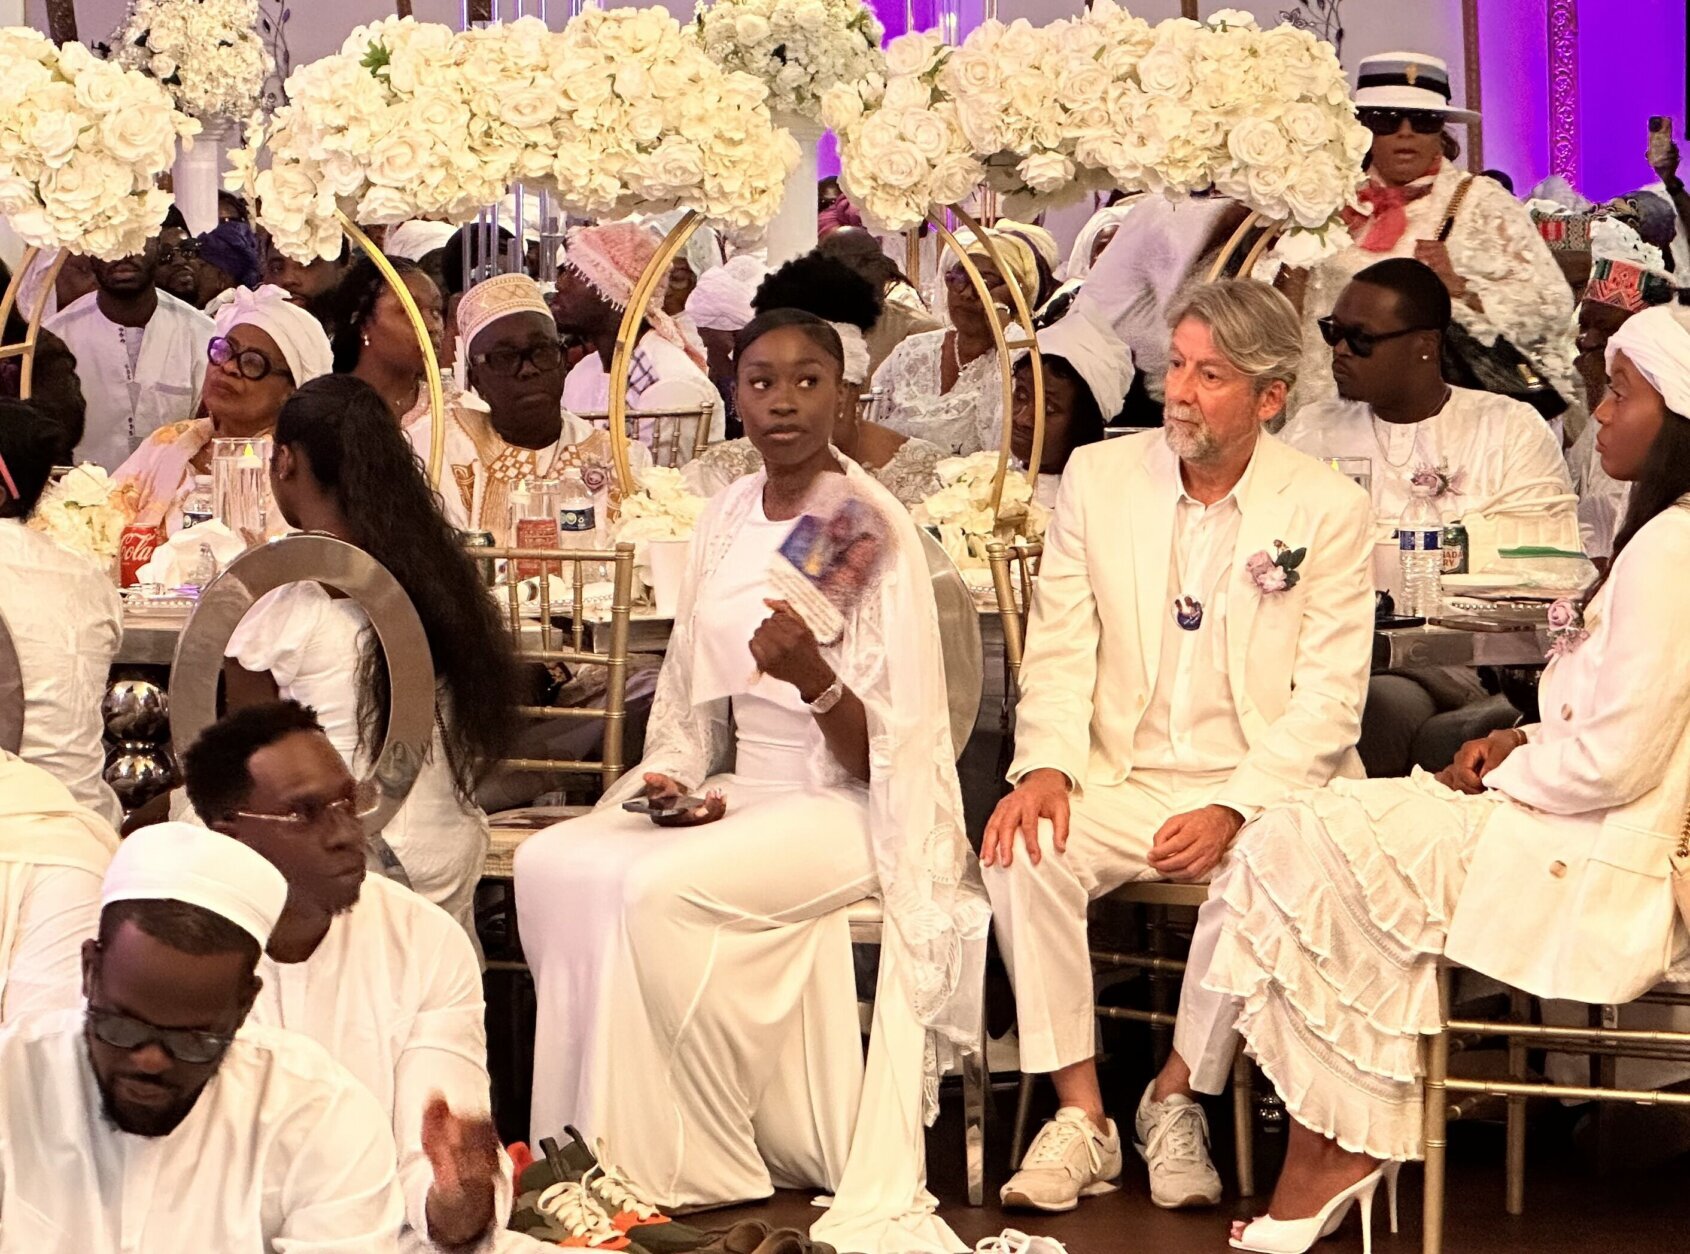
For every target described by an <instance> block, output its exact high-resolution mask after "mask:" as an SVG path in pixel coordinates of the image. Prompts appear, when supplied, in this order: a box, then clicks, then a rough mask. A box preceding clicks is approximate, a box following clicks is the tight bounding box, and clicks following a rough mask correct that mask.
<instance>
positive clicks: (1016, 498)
mask: <svg viewBox="0 0 1690 1254" xmlns="http://www.w3.org/2000/svg"><path fill="white" fill-rule="evenodd" d="M997 473H998V455H997V454H996V453H991V452H983V453H975V454H973V455H971V456H969V457H947V458H945V459H944V460H943V461H941V462H939V463H938V464H937V465H936V466H934V468H933V474H934V477H935V478H937V479H938V480H939V484H940V487H939V490H938V491H937V492H935V493H933V494H932V495H931V496H929V497H928V498H927V499H926V500H924V501H922V502H920V503H919V504H918V505H916V507H915V508H914V509H912V510H911V511H910V517H912V518H914V519H915V522H916V525H917V526H919V527H934V528H937V529H938V532H939V543H940V544H942V545H943V546H944V548H945V552H946V553H948V554H949V555H950V558H951V560H952V561H953V562H955V563H956V565H957V569H959V570H962V571H968V570H980V569H983V568H984V567H985V566H986V543H987V541H989V540H992V539H999V540H1005V541H1014V540H1018V539H1020V540H1040V539H1043V538H1044V533H1045V527H1046V526H1047V525H1048V524H1049V522H1050V511H1049V510H1047V509H1046V508H1045V507H1044V506H1042V505H1040V504H1039V503H1038V502H1037V501H1035V500H1034V499H1033V488H1032V485H1031V484H1029V483H1028V482H1027V476H1026V475H1025V474H1023V473H1022V472H1021V471H1019V470H1017V469H1016V468H1015V467H1013V466H1011V467H1010V468H1009V469H1008V470H1007V471H1006V472H1005V474H1004V481H1003V501H1002V505H1001V508H1000V509H999V512H998V514H997V515H994V514H993V513H992V481H993V480H994V479H995V478H996V477H997Z"/></svg>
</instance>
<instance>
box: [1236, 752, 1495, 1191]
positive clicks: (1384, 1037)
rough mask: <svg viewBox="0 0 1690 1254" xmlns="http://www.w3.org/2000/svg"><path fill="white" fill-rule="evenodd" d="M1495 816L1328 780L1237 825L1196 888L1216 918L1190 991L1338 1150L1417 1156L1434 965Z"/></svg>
mask: <svg viewBox="0 0 1690 1254" xmlns="http://www.w3.org/2000/svg"><path fill="white" fill-rule="evenodd" d="M1496 804H1497V803H1496V800H1495V799H1494V798H1487V797H1466V796H1462V795H1460V794H1458V793H1454V792H1451V791H1450V790H1449V789H1447V788H1444V787H1443V786H1442V785H1441V784H1439V783H1437V782H1436V781H1435V780H1434V779H1433V778H1432V777H1431V776H1429V775H1425V774H1422V773H1418V772H1417V773H1416V774H1415V775H1414V776H1413V777H1412V778H1409V779H1379V780H1337V781H1335V782H1334V783H1333V784H1332V785H1331V786H1330V787H1329V788H1326V789H1324V790H1321V791H1319V792H1315V793H1310V794H1308V795H1307V796H1305V797H1304V798H1302V799H1301V800H1300V801H1298V802H1297V803H1296V804H1293V805H1288V806H1282V807H1278V808H1275V809H1273V810H1270V811H1268V812H1267V813H1266V814H1264V815H1262V817H1261V818H1259V819H1258V820H1256V821H1255V822H1254V823H1252V824H1251V825H1250V826H1249V827H1248V828H1246V829H1245V831H1244V833H1243V834H1242V835H1241V836H1240V838H1239V840H1238V843H1237V845H1236V846H1235V847H1234V849H1233V852H1232V856H1231V857H1230V858H1229V859H1228V868H1227V869H1226V870H1225V871H1224V872H1223V873H1222V874H1221V875H1220V876H1219V877H1217V879H1216V881H1215V884H1214V887H1213V888H1212V890H1211V902H1213V901H1215V900H1217V899H1218V901H1219V902H1221V903H1222V904H1223V906H1224V922H1223V927H1222V932H1221V937H1220V940H1219V943H1218V945H1217V947H1216V950H1215V955H1214V958H1213V960H1212V962H1211V963H1210V966H1209V969H1208V971H1207V972H1206V973H1205V975H1204V976H1203V986H1204V987H1205V988H1208V989H1210V990H1211V991H1213V992H1217V993H1222V994H1225V995H1228V996H1230V997H1233V998H1236V999H1237V1003H1238V1018H1237V1028H1238V1030H1239V1032H1241V1033H1242V1034H1243V1036H1244V1039H1245V1043H1246V1048H1247V1049H1248V1051H1249V1052H1250V1054H1251V1055H1252V1056H1253V1057H1254V1058H1255V1059H1256V1061H1257V1063H1258V1064H1259V1065H1260V1066H1261V1068H1262V1071H1263V1073H1264V1074H1266V1076H1267V1077H1268V1079H1269V1080H1270V1081H1271V1082H1272V1083H1273V1086H1274V1088H1275V1089H1277V1090H1278V1092H1279V1095H1280V1097H1281V1098H1282V1099H1283V1100H1284V1102H1285V1106H1286V1109H1287V1110H1289V1111H1290V1113H1291V1115H1292V1117H1294V1118H1295V1119H1296V1120H1297V1121H1298V1122H1299V1123H1301V1124H1303V1125H1304V1126H1305V1127H1309V1128H1312V1129H1314V1130H1315V1131H1317V1132H1320V1133H1323V1134H1324V1135H1326V1136H1329V1137H1332V1138H1333V1139H1335V1140H1336V1141H1337V1142H1338V1143H1339V1144H1340V1145H1342V1146H1343V1147H1344V1148H1345V1149H1347V1150H1350V1151H1352V1152H1356V1153H1365V1154H1370V1155H1372V1156H1373V1157H1375V1158H1389V1159H1409V1158H1418V1157H1419V1156H1420V1149H1421V1092H1420V1080H1421V1074H1422V1062H1421V1050H1420V1037H1421V1036H1422V1035H1425V1034H1428V1033H1433V1032H1436V1031H1437V1030H1438V1026H1439V1018H1438V991H1437V965H1436V963H1437V958H1438V956H1439V955H1441V954H1442V953H1443V950H1444V940H1445V935H1446V932H1447V929H1448V926H1449V921H1450V918H1451V916H1452V915H1453V913H1454V910H1455V903H1456V900H1457V899H1458V897H1459V896H1460V893H1461V886H1462V884H1463V883H1464V882H1465V880H1466V878H1467V866H1468V863H1469V861H1470V860H1471V858H1472V854H1473V848H1474V845H1475V843H1476V842H1477V839H1478V836H1479V834H1480V832H1481V831H1482V830H1483V827H1484V823H1485V820H1486V818H1487V817H1488V816H1489V815H1490V814H1491V813H1492V812H1493V811H1494V809H1495V806H1496Z"/></svg>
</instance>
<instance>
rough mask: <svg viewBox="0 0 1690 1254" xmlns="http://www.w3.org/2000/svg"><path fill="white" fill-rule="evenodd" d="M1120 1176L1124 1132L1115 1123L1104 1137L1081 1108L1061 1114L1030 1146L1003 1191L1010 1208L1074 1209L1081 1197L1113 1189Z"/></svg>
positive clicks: (1002, 1193) (1071, 1107) (1000, 1194)
mask: <svg viewBox="0 0 1690 1254" xmlns="http://www.w3.org/2000/svg"><path fill="white" fill-rule="evenodd" d="M1120 1174H1121V1134H1120V1133H1119V1132H1118V1131H1117V1130H1116V1128H1115V1124H1114V1121H1112V1120H1111V1121H1110V1124H1109V1135H1108V1136H1104V1135H1103V1134H1102V1133H1101V1132H1099V1131H1098V1130H1097V1125H1096V1124H1094V1123H1093V1122H1092V1121H1091V1116H1089V1115H1087V1114H1086V1112H1085V1111H1083V1110H1081V1109H1080V1108H1079V1107H1077V1106H1064V1107H1063V1108H1062V1109H1061V1110H1059V1111H1057V1112H1056V1118H1054V1119H1052V1120H1051V1121H1050V1122H1049V1123H1047V1124H1045V1126H1044V1127H1042V1128H1040V1129H1039V1134H1038V1136H1036V1137H1034V1138H1033V1143H1032V1145H1030V1146H1028V1148H1027V1155H1026V1157H1024V1158H1023V1159H1022V1160H1021V1170H1020V1171H1018V1172H1016V1173H1015V1174H1014V1175H1013V1176H1011V1177H1010V1179H1009V1183H1008V1184H1006V1185H1004V1186H1003V1189H1002V1191H1001V1192H1000V1193H999V1194H998V1196H999V1198H1001V1199H1002V1201H1003V1204H1004V1205H1005V1206H1027V1207H1031V1208H1033V1209H1034V1210H1050V1211H1063V1210H1073V1209H1074V1208H1075V1207H1076V1206H1078V1205H1079V1204H1080V1199H1081V1198H1082V1197H1095V1196H1096V1195H1097V1194H1099V1193H1111V1192H1113V1191H1114V1189H1115V1186H1114V1184H1112V1183H1111V1181H1113V1180H1114V1179H1115V1178H1116V1177H1117V1176H1119V1175H1120Z"/></svg>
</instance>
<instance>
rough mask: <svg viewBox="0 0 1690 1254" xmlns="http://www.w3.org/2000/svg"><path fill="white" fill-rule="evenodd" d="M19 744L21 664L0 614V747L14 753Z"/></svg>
mask: <svg viewBox="0 0 1690 1254" xmlns="http://www.w3.org/2000/svg"><path fill="white" fill-rule="evenodd" d="M22 747H23V667H22V666H21V665H20V664H19V663H18V650H17V647H16V646H15V645H14V644H13V643H12V632H11V629H10V628H9V627H7V626H6V616H5V615H4V614H0V749H4V750H5V751H6V752H7V753H16V752H17V751H18V750H19V749H21V748H22Z"/></svg>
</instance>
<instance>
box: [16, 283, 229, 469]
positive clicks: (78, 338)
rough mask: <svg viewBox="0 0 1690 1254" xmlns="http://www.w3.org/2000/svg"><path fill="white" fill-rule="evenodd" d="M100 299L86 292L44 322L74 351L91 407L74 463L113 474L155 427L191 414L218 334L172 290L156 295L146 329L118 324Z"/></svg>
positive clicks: (77, 375)
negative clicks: (91, 464)
mask: <svg viewBox="0 0 1690 1254" xmlns="http://www.w3.org/2000/svg"><path fill="white" fill-rule="evenodd" d="M99 298H100V294H99V292H97V291H95V292H89V293H88V295H86V296H83V297H81V298H80V299H78V300H75V301H72V302H71V303H70V304H69V305H68V306H66V307H65V308H64V309H63V310H61V311H60V312H58V313H56V314H54V315H53V316H52V317H51V318H49V319H47V320H46V322H44V323H43V324H42V325H43V326H45V327H46V328H47V330H49V331H51V332H52V333H53V334H54V335H56V336H58V337H59V338H60V339H61V340H63V341H64V342H65V344H66V346H67V347H69V349H70V351H71V352H72V353H74V354H75V356H76V377H77V378H78V379H80V380H81V382H82V396H83V399H84V400H86V401H87V402H88V417H87V424H86V427H85V428H84V430H83V433H82V442H81V443H80V444H78V445H77V446H76V460H77V461H78V462H95V463H96V464H98V465H101V466H104V467H105V468H106V469H107V470H116V469H117V468H118V467H119V466H121V465H123V463H124V462H125V461H127V460H128V459H129V455H130V454H131V453H133V452H134V451H135V450H136V449H137V448H139V447H140V444H141V441H142V440H145V439H146V438H147V437H148V436H149V435H151V434H152V433H153V432H154V431H156V430H158V428H160V427H163V426H167V425H168V424H170V423H173V422H181V421H183V420H185V419H188V418H192V417H193V416H194V411H195V410H197V409H198V408H199V402H200V388H201V387H202V386H203V384H204V383H205V366H206V358H205V348H206V345H207V344H209V343H210V342H211V337H212V336H213V335H215V334H216V330H215V328H214V327H213V326H212V322H211V319H210V318H208V317H206V316H205V315H204V314H203V313H201V312H200V311H199V310H197V309H195V308H194V307H193V306H192V305H190V304H188V303H187V302H186V301H180V300H177V299H176V298H175V297H174V296H172V295H170V294H169V293H168V292H160V293H159V294H158V308H157V309H156V310H154V311H153V316H152V318H151V319H149V320H148V322H147V325H146V326H144V327H120V326H118V325H117V323H115V322H113V321H111V320H110V319H109V318H107V317H106V315H105V314H103V313H101V312H100V306H99ZM126 341H127V343H126ZM137 344H138V345H139V347H138V348H136V347H135V346H136V345H137Z"/></svg>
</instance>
